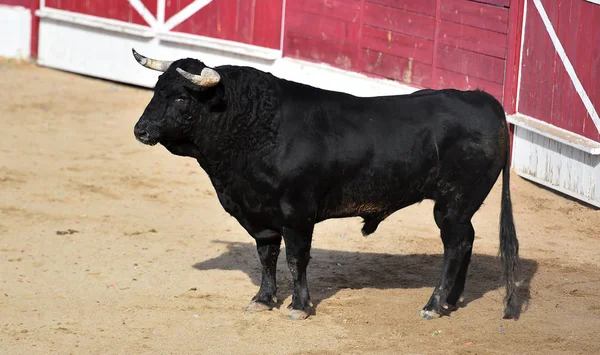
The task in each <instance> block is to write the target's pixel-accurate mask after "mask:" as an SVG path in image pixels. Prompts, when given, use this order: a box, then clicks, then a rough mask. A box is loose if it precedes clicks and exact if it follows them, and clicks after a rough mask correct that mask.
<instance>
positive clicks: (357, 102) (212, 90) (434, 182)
mask: <svg viewBox="0 0 600 355" xmlns="http://www.w3.org/2000/svg"><path fill="white" fill-rule="evenodd" d="M134 56H135V58H136V60H137V61H138V62H139V63H140V64H142V65H144V66H146V67H148V68H151V69H154V70H159V71H161V72H163V74H161V75H160V77H159V79H158V82H157V83H156V87H155V89H154V96H153V98H152V100H151V101H150V103H149V104H148V106H147V108H146V110H145V111H144V113H143V115H142V116H141V118H140V119H139V121H138V123H137V124H136V125H135V129H134V132H135V136H136V137H137V139H138V140H139V141H141V142H142V143H145V144H149V145H154V144H157V143H160V144H162V145H163V146H164V147H165V148H167V149H168V150H169V151H170V152H171V153H173V154H176V155H181V156H189V157H193V158H195V159H197V160H198V162H199V164H200V166H201V167H202V168H203V169H204V170H205V171H206V173H207V175H208V176H209V178H210V180H211V182H212V184H213V186H214V188H215V190H216V192H217V196H218V198H219V201H220V203H221V204H222V206H223V208H224V209H225V210H226V211H227V212H228V213H229V214H231V215H232V216H233V217H234V218H236V219H237V221H238V222H239V223H240V224H241V225H242V226H243V227H244V228H245V230H246V231H247V232H248V234H250V236H252V237H253V238H254V239H255V240H256V245H257V249H258V255H259V258H260V261H261V264H262V281H261V285H260V289H259V291H258V293H257V294H256V296H255V297H254V298H253V299H252V303H251V304H250V306H249V307H248V309H249V310H261V309H271V308H272V307H274V306H275V305H276V302H277V301H276V298H275V296H276V292H277V287H276V275H275V274H276V264H277V258H278V256H279V251H280V245H281V240H282V237H283V240H284V242H285V245H286V249H285V250H286V257H287V263H288V266H289V269H290V271H291V273H292V276H293V279H294V291H293V296H292V303H291V304H290V306H289V308H290V313H289V316H290V317H291V318H294V319H303V318H306V317H307V316H308V315H309V314H310V312H311V308H312V304H311V302H310V296H309V291H308V285H307V278H306V269H307V266H308V263H309V259H310V249H311V240H312V234H313V229H314V226H315V224H316V223H318V222H320V221H323V220H326V219H330V218H343V217H354V216H360V217H362V218H363V219H364V226H363V228H362V232H363V234H365V235H368V234H370V233H373V232H375V230H376V229H377V227H378V225H379V223H381V222H382V221H383V220H384V219H385V218H386V217H388V216H390V215H391V214H392V213H394V212H395V211H397V210H400V209H402V208H404V207H407V206H409V205H412V204H415V203H418V202H420V201H422V200H424V199H431V200H434V201H435V207H434V210H433V213H434V217H435V223H436V224H437V226H438V227H439V228H440V231H441V233H440V234H441V239H442V242H443V244H444V257H443V259H444V264H443V270H442V275H441V278H440V280H439V282H438V283H437V285H436V286H435V288H434V291H433V294H432V295H431V298H430V299H429V301H428V302H427V304H426V305H425V306H424V307H423V309H422V310H421V311H420V313H419V314H420V315H421V316H422V317H424V318H427V319H430V318H432V317H434V316H437V315H445V314H449V313H450V312H452V311H453V310H456V309H457V307H458V301H459V298H460V296H461V294H462V293H463V290H464V286H465V279H466V276H467V269H468V267H469V262H470V260H471V251H472V246H473V240H474V237H475V231H474V229H473V225H472V223H471V218H472V217H473V215H474V214H475V212H476V211H477V210H478V209H479V208H480V206H481V204H482V203H483V201H484V200H485V198H486V197H487V195H488V194H489V192H490V190H491V189H492V186H493V185H494V183H495V182H496V180H497V179H498V176H499V175H500V172H501V171H503V173H502V202H501V212H500V255H501V259H502V264H503V270H504V279H505V283H506V296H505V300H504V302H505V310H504V318H517V317H518V315H519V312H520V307H519V306H518V305H519V303H518V301H517V296H516V291H517V286H516V282H515V279H516V277H517V276H516V273H517V268H518V260H519V257H518V241H517V236H516V232H515V227H514V222H513V216H512V206H511V199H510V188H509V133H508V128H507V123H506V117H505V114H504V110H503V108H502V105H500V103H499V102H498V101H497V100H496V99H495V98H494V97H492V96H491V95H489V94H487V93H485V92H483V91H458V90H439V91H438V90H421V91H417V92H415V93H413V94H410V95H397V96H384V97H368V98H361V97H356V96H352V95H349V94H345V93H340V92H332V91H327V90H322V89H318V88H314V87H311V86H307V85H303V84H299V83H296V82H291V81H287V80H283V79H280V78H277V77H275V76H273V75H271V74H270V73H265V72H262V71H260V70H257V69H254V68H249V67H240V66H221V67H217V68H208V67H206V66H205V65H204V64H203V63H202V62H200V61H198V60H196V59H190V58H187V59H180V60H177V61H174V62H165V61H158V60H153V59H149V58H146V57H143V56H141V55H139V54H138V53H136V52H135V51H134Z"/></svg>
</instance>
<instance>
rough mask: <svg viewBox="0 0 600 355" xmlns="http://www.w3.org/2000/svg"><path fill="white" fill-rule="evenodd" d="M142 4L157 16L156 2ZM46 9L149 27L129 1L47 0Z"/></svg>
mask: <svg viewBox="0 0 600 355" xmlns="http://www.w3.org/2000/svg"><path fill="white" fill-rule="evenodd" d="M142 3H144V5H145V6H146V8H147V9H148V10H149V11H150V12H151V13H152V14H153V15H154V16H156V0H142ZM46 7H49V8H53V9H58V10H67V11H73V12H78V13H81V14H86V15H93V16H99V17H105V18H110V19H114V20H120V21H124V22H129V23H135V24H138V25H148V24H147V23H146V21H144V19H143V18H142V17H141V16H140V15H139V14H138V13H137V11H135V9H134V8H133V7H131V5H129V2H128V1H127V0H109V1H82V0H46Z"/></svg>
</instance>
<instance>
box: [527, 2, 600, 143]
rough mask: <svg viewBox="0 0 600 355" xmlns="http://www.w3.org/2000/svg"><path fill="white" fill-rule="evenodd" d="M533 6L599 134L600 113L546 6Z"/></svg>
mask: <svg viewBox="0 0 600 355" xmlns="http://www.w3.org/2000/svg"><path fill="white" fill-rule="evenodd" d="M533 4H534V5H535V7H536V8H537V10H538V13H539V15H540V17H541V18H542V22H544V26H545V27H546V31H547V32H548V35H550V39H551V40H552V44H554V49H556V53H557V54H558V57H559V58H560V60H561V61H562V63H563V65H564V67H565V69H566V71H567V74H569V78H570V79H571V82H572V83H573V86H574V87H575V91H577V94H578V95H579V97H580V98H581V101H583V105H584V106H585V108H586V109H587V111H588V114H589V115H590V117H591V118H592V121H593V122H594V125H596V129H597V130H598V132H600V117H599V116H598V112H597V111H596V108H595V107H594V104H593V103H592V101H591V100H590V98H589V97H588V95H587V93H586V92H585V89H584V88H583V84H581V81H579V78H578V77H577V74H576V73H575V68H573V65H572V64H571V61H570V60H569V57H568V56H567V53H566V52H565V49H564V48H563V46H562V43H561V42H560V40H559V39H558V36H557V35H556V32H555V31H554V27H552V22H550V19H549V18H548V14H546V10H545V9H544V5H542V3H541V1H540V0H533Z"/></svg>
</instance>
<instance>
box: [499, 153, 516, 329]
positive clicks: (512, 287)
mask: <svg viewBox="0 0 600 355" xmlns="http://www.w3.org/2000/svg"><path fill="white" fill-rule="evenodd" d="M500 209H501V211H500V256H501V259H502V266H503V269H504V280H505V283H506V296H505V297H504V305H505V308H504V319H518V318H519V315H520V313H521V303H520V302H519V300H518V297H517V284H516V279H517V277H518V270H519V241H518V240H517V232H516V230H515V222H514V219H513V211H512V202H511V199H510V154H509V153H507V158H506V165H505V166H504V169H503V172H502V202H501V207H500Z"/></svg>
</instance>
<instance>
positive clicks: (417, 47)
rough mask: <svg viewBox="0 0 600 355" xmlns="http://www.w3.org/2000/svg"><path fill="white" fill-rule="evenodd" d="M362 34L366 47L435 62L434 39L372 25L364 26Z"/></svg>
mask: <svg viewBox="0 0 600 355" xmlns="http://www.w3.org/2000/svg"><path fill="white" fill-rule="evenodd" d="M362 36H363V38H362V47H364V48H367V49H370V50H374V51H377V52H383V53H386V54H392V55H395V56H398V57H405V58H413V59H414V60H416V61H419V62H422V63H425V64H430V65H431V64H432V63H433V42H432V41H429V40H426V39H421V38H416V37H411V36H406V35H403V34H401V33H396V32H392V31H385V30H382V29H379V28H374V27H370V26H364V27H363V31H362Z"/></svg>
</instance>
